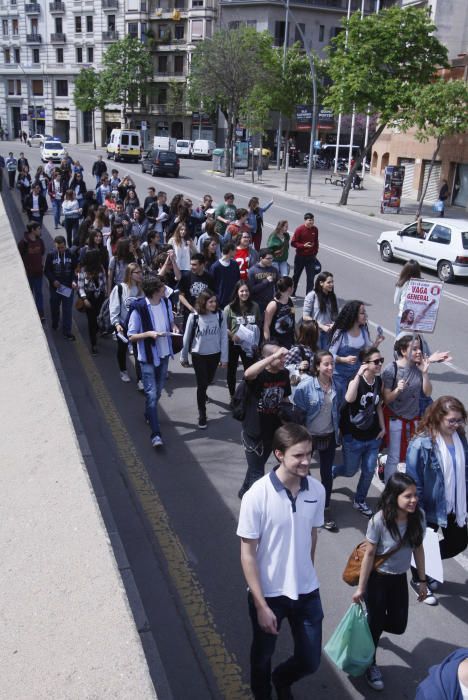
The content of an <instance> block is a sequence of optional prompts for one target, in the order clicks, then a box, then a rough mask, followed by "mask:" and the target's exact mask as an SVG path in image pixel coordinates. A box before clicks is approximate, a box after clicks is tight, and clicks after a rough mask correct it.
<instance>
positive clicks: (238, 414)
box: [231, 379, 250, 422]
mask: <svg viewBox="0 0 468 700" xmlns="http://www.w3.org/2000/svg"><path fill="white" fill-rule="evenodd" d="M249 392H250V389H249V385H248V384H247V382H246V381H245V379H241V381H240V382H239V384H238V385H237V387H236V390H235V392H234V396H233V397H232V402H231V412H232V417H233V418H234V420H238V421H241V422H242V421H243V420H244V418H245V414H246V412H247V401H248V399H249Z"/></svg>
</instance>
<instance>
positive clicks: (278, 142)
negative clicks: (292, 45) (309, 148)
mask: <svg viewBox="0 0 468 700" xmlns="http://www.w3.org/2000/svg"><path fill="white" fill-rule="evenodd" d="M288 39H289V0H286V20H285V23H284V41H283V77H284V71H285V68H286V53H287V50H288ZM282 131H283V115H282V114H281V112H280V113H279V117H278V131H277V132H276V169H277V170H279V169H280V154H281V134H282ZM285 147H286V144H285Z"/></svg>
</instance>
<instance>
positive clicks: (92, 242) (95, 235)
mask: <svg viewBox="0 0 468 700" xmlns="http://www.w3.org/2000/svg"><path fill="white" fill-rule="evenodd" d="M86 240H87V242H86V245H84V246H83V248H81V250H80V264H81V265H83V263H84V259H85V255H86V253H87V252H88V251H89V250H98V251H99V256H100V258H101V265H102V266H103V268H104V270H105V271H106V272H107V270H108V268H109V253H108V252H107V248H106V247H105V246H104V244H103V242H102V231H99V230H98V229H95V228H92V229H90V230H89V232H88V238H87V239H86Z"/></svg>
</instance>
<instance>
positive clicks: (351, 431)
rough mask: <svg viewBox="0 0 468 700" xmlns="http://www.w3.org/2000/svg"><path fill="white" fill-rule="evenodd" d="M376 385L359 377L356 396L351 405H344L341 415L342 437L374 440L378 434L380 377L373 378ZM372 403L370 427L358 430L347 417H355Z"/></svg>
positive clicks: (380, 398) (380, 392)
mask: <svg viewBox="0 0 468 700" xmlns="http://www.w3.org/2000/svg"><path fill="white" fill-rule="evenodd" d="M375 382H377V383H376V385H375V387H374V385H370V384H368V383H367V382H366V380H365V379H364V377H360V379H359V384H358V390H357V396H356V399H355V400H354V401H353V402H352V403H345V405H344V407H343V410H342V414H341V426H340V427H341V432H342V433H343V435H352V436H353V438H355V439H356V440H375V438H376V437H377V435H378V434H379V433H380V423H379V417H378V415H377V406H378V405H379V403H380V402H381V401H382V397H381V394H382V380H381V378H380V377H376V378H375ZM374 390H375V397H374ZM372 401H374V407H375V408H374V420H373V422H372V425H371V427H370V428H368V429H367V430H360V429H359V428H357V427H356V426H355V425H354V424H353V423H352V422H351V421H350V419H349V416H350V415H351V416H353V417H354V416H356V415H357V414H358V413H359V412H360V411H362V410H364V409H365V408H366V407H367V406H370V405H371V403H372Z"/></svg>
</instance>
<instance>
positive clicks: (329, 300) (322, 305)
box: [314, 270, 338, 318]
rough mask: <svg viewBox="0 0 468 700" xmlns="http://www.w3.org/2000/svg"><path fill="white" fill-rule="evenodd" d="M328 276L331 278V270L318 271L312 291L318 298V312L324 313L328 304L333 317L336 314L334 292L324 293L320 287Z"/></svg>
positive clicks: (336, 304)
mask: <svg viewBox="0 0 468 700" xmlns="http://www.w3.org/2000/svg"><path fill="white" fill-rule="evenodd" d="M329 277H331V278H332V279H333V273H332V272H327V271H326V270H324V271H323V272H320V273H319V274H318V275H317V277H316V278H315V282H314V292H315V294H316V296H317V299H318V303H319V309H320V313H322V314H323V313H325V311H326V310H327V304H329V305H330V311H331V316H332V318H333V317H336V316H337V315H338V302H337V301H336V294H335V292H334V291H331V292H328V294H325V292H324V291H323V287H322V284H323V283H324V282H326V281H327V279H328V278H329Z"/></svg>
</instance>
